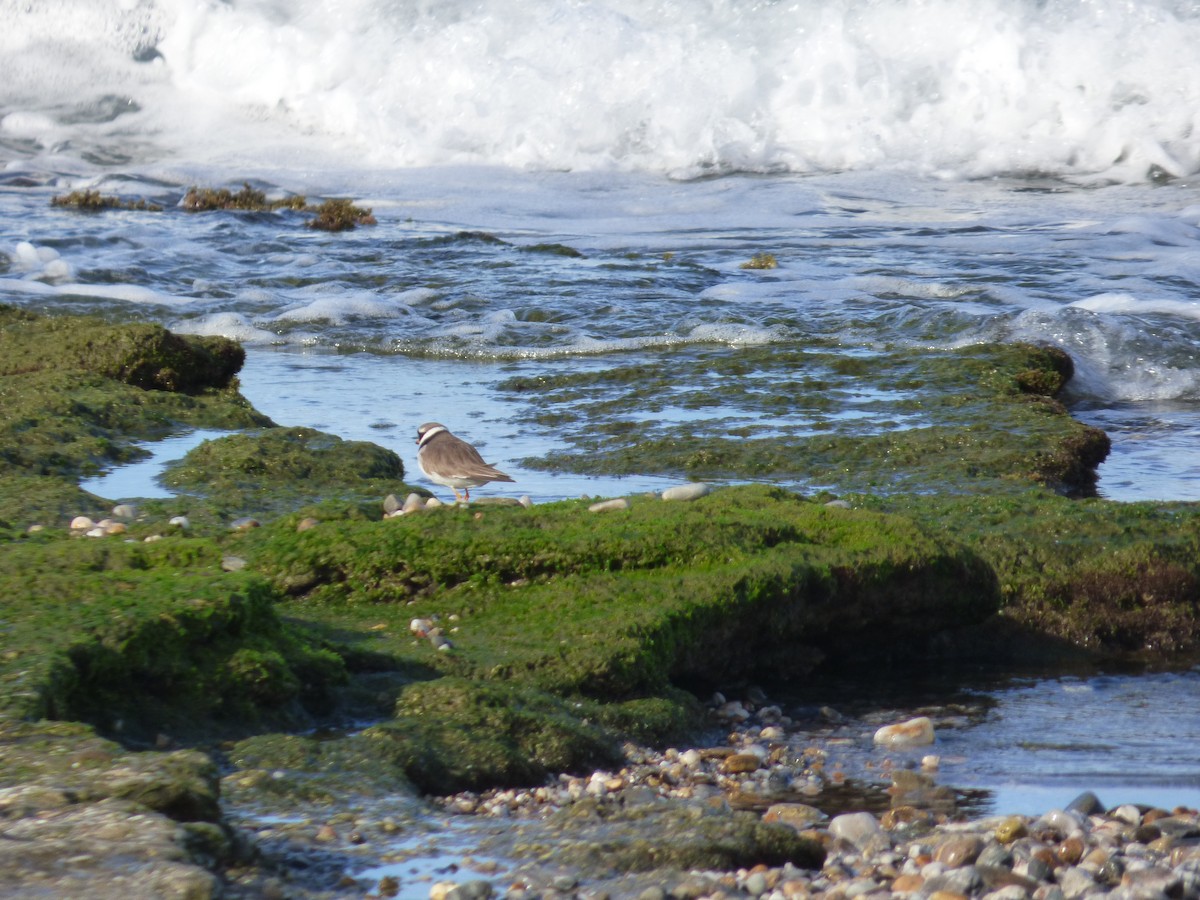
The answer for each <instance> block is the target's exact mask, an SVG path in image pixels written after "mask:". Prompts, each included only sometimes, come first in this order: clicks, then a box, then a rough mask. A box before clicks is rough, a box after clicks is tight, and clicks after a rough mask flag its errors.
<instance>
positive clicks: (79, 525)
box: [71, 516, 96, 531]
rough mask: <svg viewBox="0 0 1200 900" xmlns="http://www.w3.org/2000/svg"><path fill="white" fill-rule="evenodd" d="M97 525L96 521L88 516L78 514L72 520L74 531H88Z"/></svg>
mask: <svg viewBox="0 0 1200 900" xmlns="http://www.w3.org/2000/svg"><path fill="white" fill-rule="evenodd" d="M95 526H96V523H95V522H93V521H92V520H91V519H90V518H88V517H87V516H76V517H75V518H73V519H72V520H71V530H72V531H87V530H89V529H91V528H94V527H95Z"/></svg>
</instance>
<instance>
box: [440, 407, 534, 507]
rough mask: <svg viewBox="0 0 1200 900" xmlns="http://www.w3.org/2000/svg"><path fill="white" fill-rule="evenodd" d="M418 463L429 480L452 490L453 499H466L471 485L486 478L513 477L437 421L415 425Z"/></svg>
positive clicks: (486, 479) (475, 485)
mask: <svg viewBox="0 0 1200 900" xmlns="http://www.w3.org/2000/svg"><path fill="white" fill-rule="evenodd" d="M417 465H418V466H420V467H421V471H422V472H424V473H425V477H426V478H428V479H429V480H430V481H432V482H434V483H436V484H442V485H445V486H446V487H448V488H450V489H451V490H452V491H454V499H455V500H468V501H469V500H470V499H471V488H473V487H479V486H480V485H481V484H487V483H488V482H489V481H512V479H511V478H509V477H508V476H507V475H505V474H504V473H503V472H501V471H500V470H499V469H496V468H495V467H494V466H490V465H488V464H487V463H485V462H484V461H483V457H482V456H480V455H479V451H478V450H476V449H475V448H474V447H472V446H471V445H470V444H468V443H467V442H466V441H464V440H463V439H462V438H458V437H455V436H454V435H453V434H451V433H450V429H448V428H447V427H446V426H445V425H442V424H441V423H439V422H426V423H425V424H424V425H422V426H421V427H420V428H418V429H417ZM460 489H461V490H462V496H461V497H460V496H459V493H458V492H459V490H460Z"/></svg>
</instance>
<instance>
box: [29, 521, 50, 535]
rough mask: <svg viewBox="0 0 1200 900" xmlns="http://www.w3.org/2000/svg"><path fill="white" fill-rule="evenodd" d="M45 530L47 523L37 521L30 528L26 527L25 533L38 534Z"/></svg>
mask: <svg viewBox="0 0 1200 900" xmlns="http://www.w3.org/2000/svg"><path fill="white" fill-rule="evenodd" d="M45 530H46V526H45V525H38V524H36V523H35V524H33V525H30V526H29V527H28V528H26V529H25V533H26V534H37V533H38V532H39V531H45Z"/></svg>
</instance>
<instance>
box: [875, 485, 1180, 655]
mask: <svg viewBox="0 0 1200 900" xmlns="http://www.w3.org/2000/svg"><path fill="white" fill-rule="evenodd" d="M861 502H863V503H864V504H867V505H870V506H872V507H875V508H879V509H890V510H893V511H900V510H903V512H904V513H905V514H906V515H909V516H911V517H913V518H914V519H916V520H918V521H921V522H924V523H925V526H926V527H927V528H928V529H929V530H930V531H931V532H933V533H935V534H941V535H944V536H946V537H951V536H953V538H954V539H955V540H958V541H961V542H963V543H964V544H966V545H967V546H969V547H971V548H972V549H973V550H974V551H975V552H977V553H978V554H979V556H980V557H981V558H982V559H983V560H984V561H986V563H987V564H988V566H989V567H990V568H991V569H992V570H993V571H994V572H995V573H996V577H997V579H998V581H999V584H1000V589H1001V594H1002V596H1003V598H1004V608H1003V616H1004V617H1005V619H1007V620H1008V621H1010V622H1013V623H1015V624H1017V625H1018V626H1020V627H1021V628H1023V629H1027V630H1028V631H1031V632H1034V633H1038V634H1045V635H1051V636H1054V637H1057V638H1060V639H1062V640H1064V641H1067V642H1069V643H1070V644H1072V645H1074V646H1076V647H1080V648H1085V649H1087V650H1091V651H1094V652H1098V653H1103V654H1122V653H1131V652H1135V653H1153V654H1178V653H1185V652H1192V651H1195V650H1196V649H1197V648H1198V647H1200V505H1197V504H1189V503H1111V502H1107V501H1102V500H1082V501H1079V500H1076V501H1072V500H1069V499H1066V498H1063V497H1060V496H1056V495H1054V494H1051V493H1048V492H1046V491H1038V490H1030V491H1025V492H1022V493H1012V494H1008V495H1005V496H993V497H986V496H979V497H948V496H945V495H941V496H938V495H929V496H920V497H905V498H891V499H889V498H884V497H872V498H862V500H861Z"/></svg>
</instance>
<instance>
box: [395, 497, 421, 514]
mask: <svg viewBox="0 0 1200 900" xmlns="http://www.w3.org/2000/svg"><path fill="white" fill-rule="evenodd" d="M424 511H425V498H424V497H422V496H421V495H420V494H409V495H408V496H407V497H405V498H404V505H403V506H402V507H400V512H402V513H403V514H404V515H409V514H411V513H415V512H424Z"/></svg>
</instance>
